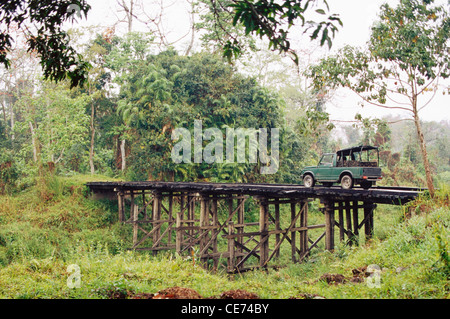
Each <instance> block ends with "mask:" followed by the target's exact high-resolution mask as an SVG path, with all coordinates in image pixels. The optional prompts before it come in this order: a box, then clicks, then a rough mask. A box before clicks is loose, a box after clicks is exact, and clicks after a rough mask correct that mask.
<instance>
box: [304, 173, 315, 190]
mask: <svg viewBox="0 0 450 319" xmlns="http://www.w3.org/2000/svg"><path fill="white" fill-rule="evenodd" d="M303 185H304V186H305V187H314V178H313V177H312V176H311V175H310V174H307V175H305V176H304V177H303Z"/></svg>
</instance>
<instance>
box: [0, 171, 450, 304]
mask: <svg viewBox="0 0 450 319" xmlns="http://www.w3.org/2000/svg"><path fill="white" fill-rule="evenodd" d="M102 179H104V178H102V177H101V176H95V177H86V176H74V177H70V178H61V177H54V176H53V177H49V178H46V179H44V180H41V182H40V183H39V182H38V183H37V184H36V186H34V187H31V188H29V189H27V190H26V191H23V192H21V193H18V194H15V195H10V196H1V201H2V205H1V206H0V298H52V299H53V298H111V297H113V296H116V297H117V296H122V297H124V296H132V295H133V294H139V293H156V292H157V291H160V290H162V289H165V288H168V287H173V286H180V287H187V288H192V289H194V290H196V291H197V292H198V293H199V294H200V295H202V296H203V297H217V296H219V295H220V294H221V293H222V292H223V291H226V290H232V289H244V290H247V291H249V292H253V293H256V294H257V295H258V296H259V297H260V298H291V297H297V298H309V297H314V296H321V297H324V298H448V297H449V296H450V285H449V279H450V257H449V244H448V242H449V238H450V208H449V194H450V191H449V189H448V187H445V186H443V187H441V189H440V191H439V192H438V194H437V196H436V197H435V198H434V199H430V198H429V197H427V195H424V196H422V197H420V198H419V199H417V200H416V201H415V202H414V203H411V204H409V205H407V206H406V207H392V206H386V205H380V206H379V208H378V209H377V211H376V214H375V236H374V238H373V239H371V240H369V241H367V242H365V241H364V240H363V239H362V240H361V245H360V246H347V245H345V244H343V243H342V244H338V245H337V247H336V249H335V251H334V252H327V251H324V250H323V249H316V250H314V251H313V252H312V254H311V256H310V257H309V258H308V260H306V261H305V262H303V263H301V264H298V263H292V262H290V261H289V260H288V259H287V258H281V259H280V260H278V261H274V262H273V264H277V265H278V266H279V267H275V268H269V269H268V270H256V271H251V272H247V273H245V274H237V275H234V276H232V277H230V276H229V275H227V274H226V273H225V272H224V271H223V270H220V269H219V270H218V271H215V272H213V271H209V270H205V269H204V268H202V267H201V266H199V263H198V261H197V260H195V258H192V256H190V257H186V256H177V255H176V254H175V253H173V252H163V253H160V254H159V255H157V256H152V255H151V254H147V253H142V252H132V251H128V250H127V249H126V248H127V247H129V246H130V245H129V244H130V243H129V239H130V238H131V236H130V229H129V228H130V227H129V226H128V225H121V224H119V223H116V221H117V215H116V212H117V207H116V206H115V205H116V204H115V203H113V202H109V201H98V200H97V201H94V200H91V199H89V197H88V196H87V195H88V194H87V190H86V188H85V187H84V186H83V185H84V183H85V182H87V181H89V180H102ZM70 265H76V267H77V268H76V269H77V270H76V271H78V273H76V271H75V272H74V268H73V267H69V266H70ZM368 266H370V267H369V268H367V267H368ZM370 269H375V270H376V271H372V272H369V270H370ZM361 271H362V272H363V273H364V274H365V275H364V276H362V277H357V276H355V274H358V273H360V272H361ZM74 275H80V277H79V278H81V281H80V282H76V284H77V285H75V287H74V285H73V283H74V282H75V281H73V278H74Z"/></svg>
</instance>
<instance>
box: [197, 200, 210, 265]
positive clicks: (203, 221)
mask: <svg viewBox="0 0 450 319" xmlns="http://www.w3.org/2000/svg"><path fill="white" fill-rule="evenodd" d="M208 226H209V199H208V198H207V197H205V196H202V197H201V198H200V236H201V238H200V242H199V244H200V245H199V251H203V250H204V248H205V245H206V243H207V242H208V235H207V232H209V230H208V229H207V227H208ZM207 254H208V249H206V250H205V252H204V253H203V254H202V255H207ZM199 257H200V261H201V262H202V263H205V262H206V261H207V259H208V258H206V257H203V256H199Z"/></svg>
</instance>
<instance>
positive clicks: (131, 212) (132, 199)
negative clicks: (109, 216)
mask: <svg viewBox="0 0 450 319" xmlns="http://www.w3.org/2000/svg"><path fill="white" fill-rule="evenodd" d="M130 197H131V199H130V219H131V220H134V217H133V216H134V215H133V214H134V193H133V191H131V194H130Z"/></svg>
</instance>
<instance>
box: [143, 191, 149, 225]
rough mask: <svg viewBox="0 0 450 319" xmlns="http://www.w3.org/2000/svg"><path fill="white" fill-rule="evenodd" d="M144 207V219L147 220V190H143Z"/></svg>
mask: <svg viewBox="0 0 450 319" xmlns="http://www.w3.org/2000/svg"><path fill="white" fill-rule="evenodd" d="M142 207H143V210H144V219H145V220H147V218H148V216H147V203H146V202H145V191H144V190H142Z"/></svg>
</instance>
